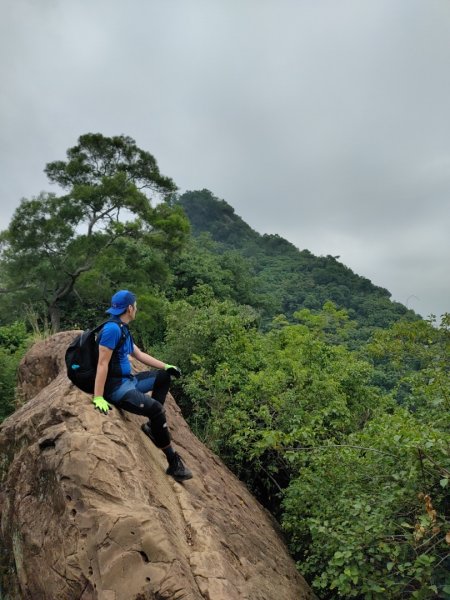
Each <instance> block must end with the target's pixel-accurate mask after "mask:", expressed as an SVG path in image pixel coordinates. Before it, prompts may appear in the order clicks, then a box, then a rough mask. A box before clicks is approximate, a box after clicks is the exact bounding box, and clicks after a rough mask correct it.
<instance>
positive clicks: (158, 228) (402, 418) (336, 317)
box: [0, 134, 450, 600]
mask: <svg viewBox="0 0 450 600" xmlns="http://www.w3.org/2000/svg"><path fill="white" fill-rule="evenodd" d="M46 172H47V174H48V176H49V179H50V181H57V182H59V184H60V185H61V186H62V187H63V189H64V193H63V194H62V195H60V196H58V195H56V194H45V193H43V194H41V195H40V196H38V197H37V198H33V199H30V200H23V201H22V203H21V204H20V206H19V207H18V208H17V210H16V211H15V213H14V215H13V218H12V220H11V223H10V226H9V227H8V229H7V230H5V231H4V232H2V233H1V235H0V244H1V246H0V248H1V255H0V290H1V292H2V293H0V394H1V395H0V417H1V418H4V417H5V416H7V415H8V414H10V413H11V412H12V411H13V410H14V409H15V407H16V406H17V405H18V404H20V402H21V399H20V398H18V397H17V396H16V395H15V392H14V382H15V374H16V370H17V365H18V362H19V360H20V358H21V357H22V356H23V353H24V352H25V350H26V348H27V347H28V346H29V344H30V343H32V341H33V339H36V336H41V337H42V336H44V335H46V333H48V332H49V331H55V330H58V329H73V328H86V327H88V326H91V325H93V324H98V323H99V322H101V321H103V320H104V316H105V315H104V311H105V308H106V307H107V306H109V302H110V298H111V295H112V294H113V293H114V292H115V291H116V290H117V289H124V288H126V289H131V290H133V291H134V292H135V293H136V294H137V298H138V311H137V318H136V320H135V321H134V322H133V323H132V325H131V327H132V330H133V336H134V338H135V340H136V342H137V343H138V345H139V346H140V347H142V348H145V349H146V350H147V351H149V352H150V353H151V354H153V355H154V356H157V357H159V358H161V359H162V360H164V361H167V362H170V363H171V364H177V365H178V366H179V367H180V368H181V370H182V372H183V377H182V378H181V379H180V380H178V381H177V382H176V384H175V385H174V388H173V393H174V396H175V398H176V400H177V402H178V403H179V405H180V406H181V407H182V410H183V414H184V416H185V417H186V418H187V419H188V421H189V423H190V425H191V427H192V428H193V430H194V432H195V433H196V435H197V436H198V437H199V438H200V439H201V440H202V441H204V442H205V443H206V444H207V445H209V447H211V448H212V449H213V450H214V451H215V452H217V453H218V454H219V455H220V456H221V457H222V458H223V460H224V461H225V462H226V463H227V465H228V466H229V467H230V468H231V469H232V470H233V471H234V472H235V473H236V474H237V475H238V476H239V477H240V478H241V479H242V480H243V481H244V482H245V483H246V484H247V486H248V487H249V489H250V490H251V491H252V493H253V494H255V496H256V497H257V498H258V499H259V500H260V501H261V502H262V503H263V504H264V505H265V506H266V507H267V508H268V509H269V510H270V511H271V512H272V514H273V515H274V516H275V517H276V518H277V519H278V521H279V523H280V525H281V526H282V527H283V530H284V532H285V535H286V539H287V541H288V543H289V547H290V549H291V552H292V555H293V556H294V557H295V559H296V560H297V561H298V566H299V569H300V571H301V573H302V574H303V575H305V577H306V578H307V579H308V582H309V583H310V584H311V585H312V586H313V587H314V589H315V590H316V592H317V594H318V596H319V597H320V598H321V600H335V599H336V598H357V599H368V600H374V599H376V600H385V599H386V598H389V599H391V598H392V599H394V600H397V599H398V600H401V599H403V598H419V599H428V598H430V599H431V598H447V599H448V598H450V575H449V573H450V494H449V490H450V484H449V480H450V441H449V440H450V410H449V409H450V366H449V356H450V316H449V315H448V314H446V315H443V317H442V320H441V323H440V325H439V326H437V324H436V323H435V322H433V321H428V320H424V319H421V318H419V317H418V316H417V315H415V314H414V313H413V312H412V311H410V310H407V309H406V307H404V306H402V305H401V304H398V303H395V302H392V301H391V300H390V295H389V292H388V291H387V290H385V289H383V288H379V287H377V286H374V285H373V284H372V283H371V282H370V281H369V280H368V279H365V278H364V277H362V276H360V275H356V274H355V273H353V272H352V271H351V270H350V269H349V268H347V267H346V266H345V265H343V264H342V263H340V262H339V260H338V259H337V258H336V257H332V256H327V257H315V256H313V255H312V254H311V253H310V252H309V251H308V250H299V249H297V248H295V247H294V246H293V245H292V244H290V243H289V242H288V241H286V240H284V239H283V238H281V237H279V236H276V235H270V236H269V235H260V234H258V233H257V232H255V231H253V230H252V228H251V227H250V226H249V225H247V224H246V223H244V222H243V221H242V219H240V218H239V217H238V216H237V215H236V214H235V213H234V210H233V208H232V207H231V206H230V205H229V204H227V203H226V202H225V201H223V200H218V199H217V198H215V197H214V196H213V194H212V193H211V192H209V191H207V190H202V191H197V192H188V193H186V194H183V195H182V196H181V197H178V196H177V195H176V193H175V186H174V184H173V182H172V180H171V179H170V178H168V177H164V176H162V175H161V174H160V173H159V170H158V167H157V164H156V161H155V159H154V158H153V157H152V156H151V155H150V154H149V153H147V152H144V151H143V150H141V149H139V148H137V147H136V145H135V143H134V141H133V140H131V139H130V138H125V137H123V136H120V137H115V138H105V137H103V136H101V135H100V134H88V135H86V136H81V138H80V140H79V144H78V145H77V146H75V147H74V148H70V149H69V150H68V155H67V160H66V161H57V162H55V163H50V164H49V165H47V167H46ZM155 197H156V198H158V200H159V201H158V202H157V203H155V202H154V199H155ZM155 204H156V205H155ZM93 410H94V409H93Z"/></svg>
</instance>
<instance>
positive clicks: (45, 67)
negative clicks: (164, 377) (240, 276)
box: [0, 0, 450, 317]
mask: <svg viewBox="0 0 450 600" xmlns="http://www.w3.org/2000/svg"><path fill="white" fill-rule="evenodd" d="M1 4H2V17H1V20H0V61H1V62H0V64H1V88H0V139H1V144H0V200H1V212H0V229H5V228H6V227H7V226H8V224H9V222H10V219H11V217H12V214H13V212H14V210H15V208H16V207H17V205H18V204H19V201H20V199H21V198H22V197H26V198H31V197H33V196H36V195H37V194H38V193H39V192H40V191H42V190H45V191H57V190H55V189H54V188H53V187H52V186H51V185H50V184H49V183H48V181H47V179H46V177H45V175H44V173H43V169H44V167H45V164H46V163H47V162H50V161H53V160H58V159H64V158H65V152H66V150H67V148H69V147H71V146H74V145H75V144H76V143H77V139H78V137H79V136H80V135H82V134H84V133H88V132H100V133H102V134H104V135H108V136H109V135H120V134H125V135H129V136H131V137H132V138H134V139H135V140H136V143H137V144H138V146H140V147H141V148H143V149H145V150H148V151H149V152H151V153H152V154H153V155H154V156H155V157H156V159H157V161H158V164H159V166H160V169H161V172H162V173H163V174H165V175H168V176H170V177H172V178H173V179H174V180H175V182H176V184H177V185H178V187H179V189H180V191H181V192H184V191H186V190H195V189H203V188H207V189H209V190H211V192H212V193H213V194H214V195H216V196H218V197H219V198H223V199H224V200H226V201H227V202H228V203H229V204H231V205H232V206H233V207H234V209H235V211H236V213H237V214H238V215H240V216H241V217H242V218H243V219H244V220H245V221H246V222H247V223H248V224H249V225H250V226H251V227H252V228H253V229H255V230H257V231H258V232H260V233H278V234H279V235H281V236H283V237H285V238H287V239H288V240H289V241H291V242H292V243H294V244H295V245H296V246H297V247H298V248H300V249H303V248H307V249H309V250H310V251H311V252H313V253H314V254H316V255H326V254H332V255H339V256H340V260H341V261H342V262H343V263H344V264H346V265H347V266H349V267H350V268H352V269H353V270H354V271H355V272H357V273H358V274H360V275H363V276H365V277H368V278H369V279H371V280H372V281H373V282H374V283H375V284H377V285H380V286H382V287H385V288H387V289H388V290H389V291H390V292H391V293H392V297H393V299H394V300H398V301H399V302H402V303H403V304H406V305H407V306H409V307H410V308H412V309H414V310H415V311H416V312H418V313H419V314H421V315H422V316H425V317H426V316H428V315H429V314H431V313H433V314H436V315H438V316H439V315H440V314H442V313H443V312H445V311H450V277H449V274H450V266H449V265H450V1H449V0H421V1H418V0H339V1H337V0H128V2H123V1H119V0H76V1H75V2H67V0H65V1H64V0H39V1H38V2H36V0H2V2H1Z"/></svg>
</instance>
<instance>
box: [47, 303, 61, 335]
mask: <svg viewBox="0 0 450 600" xmlns="http://www.w3.org/2000/svg"><path fill="white" fill-rule="evenodd" d="M48 313H49V315H50V323H51V326H52V333H58V331H59V328H60V325H61V312H60V310H59V307H58V306H56V304H50V306H49V307H48Z"/></svg>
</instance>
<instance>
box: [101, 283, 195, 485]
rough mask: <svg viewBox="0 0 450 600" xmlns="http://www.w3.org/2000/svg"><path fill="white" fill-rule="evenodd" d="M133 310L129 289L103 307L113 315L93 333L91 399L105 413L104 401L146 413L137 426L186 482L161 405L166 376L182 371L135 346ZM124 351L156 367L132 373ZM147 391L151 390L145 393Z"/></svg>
mask: <svg viewBox="0 0 450 600" xmlns="http://www.w3.org/2000/svg"><path fill="white" fill-rule="evenodd" d="M136 310H137V306H136V296H135V295H134V294H133V293H132V292H129V291H128V290H120V291H118V292H117V293H115V294H114V295H113V297H112V299H111V307H110V308H108V310H107V311H106V312H107V313H109V314H110V315H112V317H113V318H112V319H111V320H110V321H108V322H107V323H106V324H105V325H104V326H103V328H102V329H101V331H100V333H99V338H98V342H99V357H98V366H97V374H96V377H95V388H94V398H93V403H94V406H95V408H98V409H99V410H101V411H102V412H104V413H107V412H108V410H109V409H110V408H111V407H110V405H109V404H108V402H111V404H113V405H114V406H116V407H117V408H121V409H123V410H126V411H128V412H131V413H134V414H137V415H143V416H145V417H148V419H149V421H148V423H144V424H143V425H142V430H143V431H144V433H145V434H146V435H147V436H148V437H149V438H150V439H151V440H152V441H153V443H154V444H155V445H156V446H157V447H158V448H161V450H162V451H163V452H164V454H165V455H166V457H167V460H168V462H169V466H168V468H167V470H166V473H167V474H168V475H171V476H172V477H173V478H174V479H175V480H176V481H185V480H186V479H191V477H192V473H191V471H190V470H189V469H188V468H187V467H186V466H185V465H184V464H183V461H182V460H181V457H180V455H179V454H178V453H177V452H175V450H174V449H173V447H172V444H171V440H170V433H169V429H168V427H167V421H166V415H165V410H164V401H165V399H166V394H167V392H168V391H169V387H170V382H171V375H173V376H175V377H179V376H180V375H181V373H180V370H179V369H178V368H177V367H175V366H174V365H168V364H165V363H163V362H162V361H160V360H158V359H156V358H154V357H153V356H150V355H149V354H146V353H145V352H143V351H142V350H140V349H139V348H138V347H137V346H136V344H135V343H134V341H133V338H132V336H131V333H130V330H129V328H128V324H129V323H130V322H131V321H133V320H134V319H135V318H136ZM129 355H131V356H134V358H136V359H137V360H138V361H139V362H141V363H143V364H144V365H147V366H149V367H153V368H154V369H157V370H156V371H145V372H143V373H137V374H136V375H133V374H132V372H131V363H130V359H129ZM108 372H109V376H108ZM150 391H152V394H151V395H148V393H147V392H150ZM105 397H106V398H107V400H108V402H107V401H106V400H105Z"/></svg>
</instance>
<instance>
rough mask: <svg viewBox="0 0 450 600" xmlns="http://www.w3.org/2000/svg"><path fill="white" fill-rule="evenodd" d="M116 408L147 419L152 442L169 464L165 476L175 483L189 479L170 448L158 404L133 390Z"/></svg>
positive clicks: (186, 470) (165, 422)
mask: <svg viewBox="0 0 450 600" xmlns="http://www.w3.org/2000/svg"><path fill="white" fill-rule="evenodd" d="M116 406H118V408H121V409H123V410H126V411H128V412H131V413H134V414H137V415H144V416H146V417H147V418H148V419H149V422H148V424H147V426H148V427H149V428H150V431H151V434H152V435H151V438H152V441H153V442H154V444H155V445H156V446H157V447H158V448H160V449H161V450H162V451H163V452H164V454H165V455H166V457H167V460H168V462H169V467H168V468H167V471H166V472H167V474H168V475H172V477H173V478H174V479H176V480H177V481H184V480H186V479H191V477H192V473H191V471H190V470H189V469H188V468H187V467H185V466H184V464H183V462H182V460H181V458H180V456H179V454H178V453H177V452H175V450H174V449H173V447H172V444H171V440H170V433H169V428H168V426H167V421H166V413H165V410H164V407H163V406H162V404H161V403H160V402H158V401H157V400H155V399H154V398H151V397H149V396H146V395H145V394H144V393H142V392H140V391H139V390H138V389H134V390H130V391H128V392H127V393H126V394H125V395H124V396H123V398H121V400H120V402H118V403H117V404H116Z"/></svg>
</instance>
